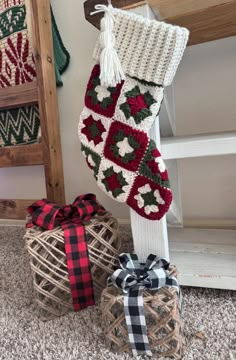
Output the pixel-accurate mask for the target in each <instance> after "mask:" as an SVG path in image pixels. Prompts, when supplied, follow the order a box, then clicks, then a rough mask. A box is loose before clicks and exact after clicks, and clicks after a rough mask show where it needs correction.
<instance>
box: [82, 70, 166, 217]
mask: <svg viewBox="0 0 236 360" xmlns="http://www.w3.org/2000/svg"><path fill="white" fill-rule="evenodd" d="M99 75H100V67H99V65H96V66H95V67H94V69H93V71H92V75H91V77H90V79H89V83H88V87H87V90H86V96H85V105H86V106H85V108H84V109H83V111H82V114H81V116H80V121H79V138H80V141H81V150H82V153H83V154H84V156H85V159H86V162H87V165H88V167H89V169H90V170H91V171H92V173H93V176H94V177H95V179H96V181H97V184H98V186H99V188H100V189H101V190H102V191H104V192H105V193H106V194H107V195H108V196H109V197H111V198H113V199H114V200H116V201H119V202H123V203H127V204H128V205H129V206H130V207H131V208H132V209H133V210H135V211H136V212H137V213H138V214H139V215H141V216H142V217H145V218H147V219H149V220H159V219H161V218H162V217H163V216H164V214H165V213H166V212H167V211H168V209H169V206H170V204H171V200H172V193H171V190H170V183H169V179H168V173H167V170H166V167H165V163H164V161H163V159H162V157H161V154H160V152H159V150H158V149H157V147H156V144H155V142H154V141H153V140H151V139H150V137H149V136H148V131H149V130H150V128H151V126H152V124H153V122H154V120H155V118H156V116H157V115H158V113H159V111H160V106H161V103H162V100H163V88H162V87H161V86H157V85H155V84H152V83H145V82H144V81H140V80H137V79H133V78H131V77H129V76H127V78H126V80H125V81H123V82H122V83H121V84H119V85H117V86H116V87H114V88H110V87H107V88H106V87H104V86H101V85H100V79H99Z"/></svg>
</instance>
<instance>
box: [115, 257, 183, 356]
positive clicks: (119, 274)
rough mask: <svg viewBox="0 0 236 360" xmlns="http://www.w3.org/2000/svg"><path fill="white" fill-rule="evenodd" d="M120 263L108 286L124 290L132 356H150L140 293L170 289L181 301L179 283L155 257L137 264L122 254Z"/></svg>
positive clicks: (135, 258) (136, 259)
mask: <svg viewBox="0 0 236 360" xmlns="http://www.w3.org/2000/svg"><path fill="white" fill-rule="evenodd" d="M119 260H120V266H121V269H118V270H116V271H115V272H114V274H113V275H112V276H111V277H110V279H109V284H112V285H114V286H116V287H118V288H121V289H122V290H123V293H124V312H125V320H126V324H127V328H128V333H129V341H130V345H131V348H132V352H133V355H134V356H137V355H148V356H152V352H151V350H150V346H149V341H148V336H147V326H146V319H145V313H144V306H143V291H144V289H151V290H158V289H160V288H162V287H173V288H175V289H176V290H177V292H178V294H179V298H180V301H181V290H180V287H179V284H178V281H177V279H176V278H175V277H174V276H170V275H169V271H168V268H169V265H170V263H169V262H168V261H167V260H165V259H162V258H160V257H158V256H155V255H152V254H151V255H149V256H148V258H147V261H146V264H144V263H139V261H138V257H137V255H135V254H121V255H120V256H119Z"/></svg>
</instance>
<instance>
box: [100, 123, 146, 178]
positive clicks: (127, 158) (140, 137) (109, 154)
mask: <svg viewBox="0 0 236 360" xmlns="http://www.w3.org/2000/svg"><path fill="white" fill-rule="evenodd" d="M147 147H148V137H147V134H146V133H145V132H144V131H141V130H136V129H133V128H132V127H131V126H129V125H125V124H123V123H121V122H119V121H114V122H113V123H112V125H111V127H110V130H109V133H108V136H107V139H106V143H105V148H104V155H105V157H106V158H107V159H109V160H111V161H113V162H114V163H115V164H117V165H119V166H121V167H122V168H124V169H127V170H129V171H137V170H138V168H139V164H140V162H141V160H142V158H143V156H144V154H145V152H146V150H147Z"/></svg>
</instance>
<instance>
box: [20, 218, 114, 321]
mask: <svg viewBox="0 0 236 360" xmlns="http://www.w3.org/2000/svg"><path fill="white" fill-rule="evenodd" d="M84 225H85V229H86V239H87V244H88V252H89V260H90V268H91V274H92V278H93V286H94V292H95V297H96V299H97V300H98V298H99V297H100V295H101V292H102V290H103V289H104V288H105V287H106V282H107V278H108V276H109V275H111V274H112V273H113V272H114V270H115V269H116V268H117V267H118V255H119V249H120V241H119V238H118V223H117V220H116V219H115V218H113V217H111V216H109V215H107V216H104V217H95V218H93V219H92V220H91V221H90V222H88V223H86V224H84ZM25 241H26V248H27V250H28V253H29V256H30V266H31V270H32V274H33V286H34V292H35V297H36V301H37V303H38V305H39V306H40V308H41V309H44V310H45V311H46V313H45V312H44V315H46V314H47V315H49V314H50V315H52V316H61V315H63V314H65V313H66V312H68V310H73V304H72V298H71V290H70V283H69V278H68V270H67V265H66V255H65V247H64V233H63V230H62V228H60V227H58V228H55V229H53V230H50V231H43V230H42V229H40V228H38V227H33V228H29V229H27V231H26V235H25Z"/></svg>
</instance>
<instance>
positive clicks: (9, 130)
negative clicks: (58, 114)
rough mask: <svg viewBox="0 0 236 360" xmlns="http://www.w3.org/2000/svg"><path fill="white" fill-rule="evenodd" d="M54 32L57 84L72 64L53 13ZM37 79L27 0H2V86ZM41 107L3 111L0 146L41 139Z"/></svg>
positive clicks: (0, 4)
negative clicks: (27, 21)
mask: <svg viewBox="0 0 236 360" xmlns="http://www.w3.org/2000/svg"><path fill="white" fill-rule="evenodd" d="M52 33H53V45H54V54H55V74H56V81H57V86H62V85H63V83H62V80H61V74H62V73H63V72H64V71H65V70H66V68H67V67H68V65H69V60H70V56H69V53H68V52H67V50H66V49H65V47H64V45H63V42H62V39H61V36H60V34H59V31H58V28H57V25H56V21H55V18H54V16H53V14H52ZM35 78H36V70H35V61H34V57H33V50H32V48H31V45H30V42H29V36H28V30H27V23H26V8H25V0H0V88H6V87H10V86H17V85H21V84H24V83H27V82H31V81H33V80H34V79H35ZM40 133H41V131H40V119H39V111H38V106H37V105H33V106H26V107H21V108H17V109H8V110H7V109H6V110H4V111H1V112H0V147H3V146H11V145H21V144H28V143H35V142H38V140H39V138H40Z"/></svg>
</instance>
